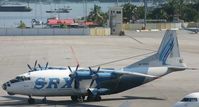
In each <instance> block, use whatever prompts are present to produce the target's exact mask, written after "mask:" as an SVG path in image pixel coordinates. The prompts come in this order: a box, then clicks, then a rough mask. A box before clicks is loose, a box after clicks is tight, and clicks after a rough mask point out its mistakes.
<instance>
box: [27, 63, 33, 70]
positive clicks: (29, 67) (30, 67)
mask: <svg viewBox="0 0 199 107" xmlns="http://www.w3.org/2000/svg"><path fill="white" fill-rule="evenodd" d="M27 66H28V68H29V69H30V71H29V72H31V71H33V70H32V68H31V66H30V65H29V64H27Z"/></svg>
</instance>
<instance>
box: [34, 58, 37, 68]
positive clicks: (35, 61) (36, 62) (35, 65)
mask: <svg viewBox="0 0 199 107" xmlns="http://www.w3.org/2000/svg"><path fill="white" fill-rule="evenodd" d="M36 66H37V60H36V61H35V65H34V69H36Z"/></svg>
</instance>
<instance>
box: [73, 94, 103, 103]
mask: <svg viewBox="0 0 199 107" xmlns="http://www.w3.org/2000/svg"><path fill="white" fill-rule="evenodd" d="M71 100H72V101H74V102H84V101H85V96H71ZM86 101H101V96H100V95H96V96H91V95H89V96H87V99H86Z"/></svg>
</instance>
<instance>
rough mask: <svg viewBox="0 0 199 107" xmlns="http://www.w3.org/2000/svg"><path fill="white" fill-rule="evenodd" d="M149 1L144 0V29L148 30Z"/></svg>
mask: <svg viewBox="0 0 199 107" xmlns="http://www.w3.org/2000/svg"><path fill="white" fill-rule="evenodd" d="M146 15H147V0H144V29H146Z"/></svg>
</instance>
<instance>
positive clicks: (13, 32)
mask: <svg viewBox="0 0 199 107" xmlns="http://www.w3.org/2000/svg"><path fill="white" fill-rule="evenodd" d="M56 35H63V36H64V35H90V29H89V28H70V29H59V28H48V29H39V28H30V29H19V28H0V36H56Z"/></svg>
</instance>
